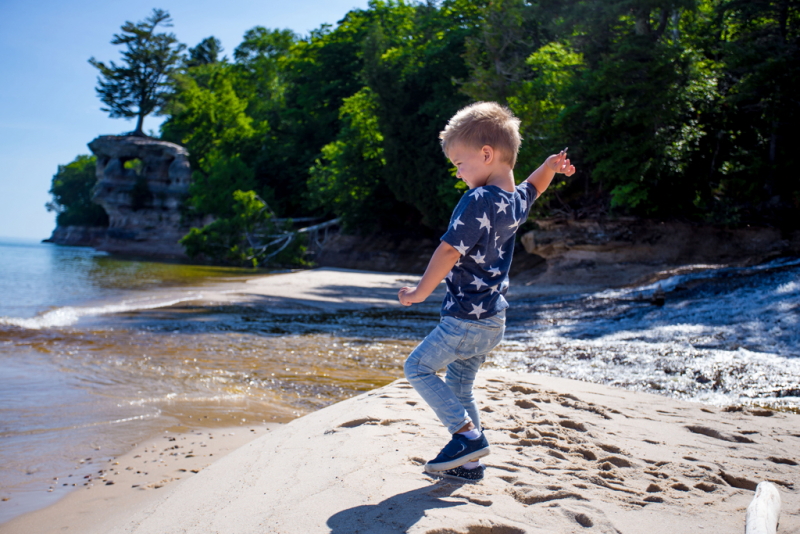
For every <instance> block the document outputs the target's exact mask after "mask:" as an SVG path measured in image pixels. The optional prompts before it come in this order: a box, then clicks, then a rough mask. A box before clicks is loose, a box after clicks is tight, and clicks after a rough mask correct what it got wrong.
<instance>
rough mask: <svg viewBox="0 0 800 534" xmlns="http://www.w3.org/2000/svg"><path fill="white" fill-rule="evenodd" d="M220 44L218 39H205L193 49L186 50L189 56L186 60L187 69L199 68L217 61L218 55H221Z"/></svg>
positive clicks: (212, 37)
mask: <svg viewBox="0 0 800 534" xmlns="http://www.w3.org/2000/svg"><path fill="white" fill-rule="evenodd" d="M222 50H223V48H222V43H221V42H220V40H219V39H217V38H216V37H214V36H213V35H212V36H211V37H206V38H205V39H203V40H202V41H200V42H199V43H198V45H197V46H195V47H194V48H190V49H189V50H188V52H189V55H188V57H187V58H186V66H187V67H199V66H200V65H210V64H211V63H216V62H217V61H219V55H220V54H221V53H222Z"/></svg>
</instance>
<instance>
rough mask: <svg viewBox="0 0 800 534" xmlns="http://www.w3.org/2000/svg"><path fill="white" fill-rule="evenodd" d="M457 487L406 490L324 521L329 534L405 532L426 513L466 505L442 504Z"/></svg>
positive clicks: (446, 486) (429, 487)
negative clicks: (329, 531)
mask: <svg viewBox="0 0 800 534" xmlns="http://www.w3.org/2000/svg"><path fill="white" fill-rule="evenodd" d="M458 488H459V484H451V483H445V482H441V481H439V482H437V483H435V484H433V485H432V486H426V487H424V488H419V489H415V490H412V491H407V492H405V493H400V494H398V495H394V496H392V497H389V498H388V499H385V500H383V501H381V502H379V503H378V504H365V505H362V506H356V507H354V508H348V509H347V510H342V511H341V512H338V513H336V514H334V515H332V516H331V517H330V519H328V523H327V524H328V527H329V528H330V529H331V532H332V533H333V534H355V533H358V534H384V533H386V532H405V531H406V530H408V529H409V528H410V527H411V525H413V524H414V523H416V522H417V521H419V520H420V519H421V518H422V516H423V515H425V512H426V511H427V510H433V509H435V508H450V507H453V506H463V505H465V504H467V503H466V502H453V501H444V500H442V499H441V498H442V497H448V496H450V494H452V493H453V492H454V491H456V490H457V489H458Z"/></svg>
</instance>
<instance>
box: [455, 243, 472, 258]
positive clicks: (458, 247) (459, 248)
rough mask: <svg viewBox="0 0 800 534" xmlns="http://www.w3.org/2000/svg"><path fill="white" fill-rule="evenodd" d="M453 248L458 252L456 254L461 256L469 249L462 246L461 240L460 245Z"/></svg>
mask: <svg viewBox="0 0 800 534" xmlns="http://www.w3.org/2000/svg"><path fill="white" fill-rule="evenodd" d="M453 248H454V249H456V250H457V251H458V253H459V254H461V255H462V256H463V255H464V254H466V253H467V251H468V250H469V247H468V246H466V245H464V240H463V239H462V240H461V245H459V246H455V247H453Z"/></svg>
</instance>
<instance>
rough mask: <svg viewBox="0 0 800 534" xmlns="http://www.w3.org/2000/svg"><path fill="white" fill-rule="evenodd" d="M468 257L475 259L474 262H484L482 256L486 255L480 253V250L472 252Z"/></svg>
mask: <svg viewBox="0 0 800 534" xmlns="http://www.w3.org/2000/svg"><path fill="white" fill-rule="evenodd" d="M470 258H472V259H473V260H475V263H483V262H485V261H486V260H485V259H484V258H486V255H485V254H481V253H480V252H475V254H473V255H472V256H470Z"/></svg>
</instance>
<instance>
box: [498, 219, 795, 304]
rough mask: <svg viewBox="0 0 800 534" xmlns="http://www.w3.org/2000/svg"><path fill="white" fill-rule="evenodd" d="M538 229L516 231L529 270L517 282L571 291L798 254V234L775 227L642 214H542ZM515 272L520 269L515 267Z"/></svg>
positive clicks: (612, 285)
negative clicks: (607, 216) (730, 225)
mask: <svg viewBox="0 0 800 534" xmlns="http://www.w3.org/2000/svg"><path fill="white" fill-rule="evenodd" d="M536 223H537V225H538V229H536V230H533V231H530V232H527V233H525V234H524V235H522V236H521V239H520V241H521V244H522V245H523V247H524V249H525V251H526V252H527V253H528V255H529V257H530V258H533V259H535V260H536V261H533V260H526V259H525V258H524V257H523V258H521V259H520V260H521V261H519V262H518V259H517V256H515V260H514V261H515V262H518V263H519V264H520V267H522V266H524V264H525V262H526V261H528V262H529V263H530V264H531V266H532V267H534V266H535V269H533V268H532V269H531V271H530V272H529V273H522V272H521V273H520V276H519V277H518V279H517V280H518V283H522V284H525V285H529V286H532V287H533V286H536V285H541V286H542V287H553V286H554V285H559V284H560V285H570V286H574V287H575V292H580V291H588V290H595V289H596V288H597V287H621V286H625V285H629V284H638V283H644V282H647V281H655V280H658V279H660V278H663V277H665V276H667V275H668V274H670V273H674V270H675V269H677V268H681V269H699V268H703V266H707V265H722V264H724V265H743V264H748V265H753V264H757V263H760V262H763V261H766V260H769V259H771V258H775V257H778V256H783V255H796V254H798V253H800V232H795V233H793V234H791V235H783V234H782V233H781V231H780V230H779V229H777V228H769V227H752V228H750V227H747V228H738V229H727V228H723V227H717V226H711V225H700V224H690V223H684V222H678V221H671V222H659V221H650V220H643V219H624V218H621V219H616V220H605V221H597V220H581V221H572V220H566V219H542V220H538V221H536ZM518 272H519V271H518Z"/></svg>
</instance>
